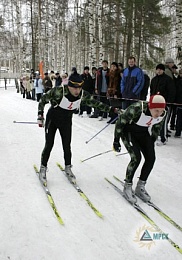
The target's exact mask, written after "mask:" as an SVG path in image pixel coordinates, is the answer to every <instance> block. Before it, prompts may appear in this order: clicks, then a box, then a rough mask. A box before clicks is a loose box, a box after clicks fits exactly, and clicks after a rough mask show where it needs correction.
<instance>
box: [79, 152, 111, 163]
mask: <svg viewBox="0 0 182 260" xmlns="http://www.w3.org/2000/svg"><path fill="white" fill-rule="evenodd" d="M112 151H113V150H108V151H106V152H103V153H98V154H96V155H93V156H91V157H88V158H87V159H84V160H81V162H85V161H88V160H90V159H92V158H95V157H97V156H99V155H102V154H105V153H109V152H112Z"/></svg>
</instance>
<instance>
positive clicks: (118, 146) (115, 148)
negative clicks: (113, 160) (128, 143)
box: [113, 141, 121, 153]
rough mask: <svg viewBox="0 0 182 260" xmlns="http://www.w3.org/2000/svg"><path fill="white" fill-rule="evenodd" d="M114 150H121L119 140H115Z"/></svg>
mask: <svg viewBox="0 0 182 260" xmlns="http://www.w3.org/2000/svg"><path fill="white" fill-rule="evenodd" d="M113 150H114V151H115V152H117V153H119V152H121V145H120V142H119V141H114V142H113Z"/></svg>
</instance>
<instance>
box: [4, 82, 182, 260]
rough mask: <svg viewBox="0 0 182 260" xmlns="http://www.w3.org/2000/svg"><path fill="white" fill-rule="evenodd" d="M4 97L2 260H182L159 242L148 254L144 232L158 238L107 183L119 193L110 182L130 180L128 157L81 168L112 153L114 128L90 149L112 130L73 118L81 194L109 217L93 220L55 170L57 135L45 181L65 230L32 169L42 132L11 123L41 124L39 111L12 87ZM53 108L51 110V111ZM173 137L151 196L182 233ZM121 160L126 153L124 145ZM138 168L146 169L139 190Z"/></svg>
mask: <svg viewBox="0 0 182 260" xmlns="http://www.w3.org/2000/svg"><path fill="white" fill-rule="evenodd" d="M13 83H14V82H13ZM13 83H12V84H13ZM1 84H2V86H3V83H1ZM8 84H9V82H8ZM12 84H11V85H12ZM0 97H1V113H0V241H1V242H0V260H6V259H9V260H43V259H44V260H50V259H52V260H60V259H61V260H110V259H112V260H121V259H127V260H133V259H134V260H138V259H151V260H153V259H162V260H164V259H165V260H166V259H169V260H170V259H171V260H173V259H176V260H178V259H181V257H182V256H181V254H180V253H179V252H178V251H177V250H176V249H175V248H174V247H173V246H172V245H171V244H170V243H169V242H168V241H166V240H160V241H157V240H155V241H154V240H153V241H152V242H155V244H154V243H152V244H151V247H150V249H148V247H147V245H149V242H146V241H143V242H142V241H140V238H141V237H142V235H143V234H144V232H145V230H147V231H148V232H149V233H150V234H152V233H151V232H152V229H151V225H150V224H149V223H148V222H147V221H146V220H145V219H144V218H143V217H142V216H141V215H140V214H139V213H138V212H137V211H136V210H135V209H134V208H133V207H132V206H131V205H129V203H127V201H125V200H124V199H123V198H122V196H120V195H119V194H118V193H117V192H116V191H115V190H114V189H113V188H112V187H111V186H110V185H109V184H108V183H107V182H106V181H105V180H104V177H107V178H108V179H110V180H112V181H113V182H114V183H115V184H117V185H118V186H120V187H121V185H120V184H119V183H117V181H115V180H114V178H113V177H112V176H113V175H116V176H118V177H119V178H121V179H122V180H124V178H125V170H126V167H127V164H128V162H129V160H130V159H129V155H128V154H126V155H121V156H116V154H115V153H114V152H109V153H107V154H104V155H101V156H98V157H95V158H93V159H90V160H88V161H85V162H81V160H83V159H86V158H88V157H90V156H92V155H95V154H98V153H100V152H105V151H107V150H110V149H112V142H113V131H114V125H110V126H109V127H107V128H106V129H105V130H104V131H103V132H101V133H100V134H99V135H98V136H97V137H96V138H94V139H93V140H92V141H90V142H89V143H88V144H86V141H87V140H89V139H90V138H91V137H92V136H93V135H95V134H96V133H97V132H98V131H99V130H100V129H102V128H103V127H104V126H105V125H106V121H102V122H100V121H98V120H97V119H90V118H87V116H86V115H84V117H83V118H80V117H79V116H78V115H74V117H73V136H72V154H73V156H72V164H73V171H74V173H75V175H76V177H77V183H78V184H79V186H80V187H81V188H82V190H83V191H84V192H85V193H86V195H87V196H88V198H89V199H90V200H91V201H92V203H93V204H94V206H95V207H96V208H97V209H98V210H99V211H100V212H101V213H102V214H103V216H104V217H103V219H101V218H99V217H98V216H97V215H96V214H95V213H94V212H93V210H92V209H91V208H90V207H89V206H88V204H87V203H86V201H85V200H84V199H83V198H82V197H81V196H79V194H78V193H77V191H76V190H75V189H74V188H73V187H72V186H71V185H70V183H69V182H68V180H67V179H66V178H65V176H64V175H63V173H62V172H61V171H60V170H59V169H58V167H57V166H56V162H60V163H61V164H63V151H62V145H61V140H60V136H59V133H57V134H56V138H55V145H54V148H53V151H52V153H51V157H50V160H49V164H48V167H49V172H48V174H47V175H48V186H49V189H50V191H51V194H52V196H53V199H54V201H55V204H56V206H57V209H58V211H59V213H60V215H61V217H62V218H63V220H64V223H65V225H64V226H61V225H60V224H59V222H58V221H57V218H56V217H55V214H54V212H53V210H52V208H51V206H50V204H49V202H48V200H47V197H46V195H45V193H44V191H43V189H42V187H41V185H40V182H39V180H38V178H37V176H36V174H35V172H34V169H33V164H37V166H38V167H39V166H40V156H41V152H42V149H43V146H44V129H42V128H39V127H38V126H37V125H31V124H15V123H13V121H14V120H16V121H36V119H37V105H38V103H37V102H36V101H32V100H27V99H23V98H22V96H21V94H20V93H16V89H15V88H13V87H11V88H8V89H7V90H4V88H0ZM48 108H49V105H47V106H46V109H45V111H47V109H48ZM173 135H174V133H172V137H171V138H169V142H168V143H167V145H166V146H163V147H156V157H157V159H156V163H155V166H154V169H153V171H152V173H151V175H150V177H149V180H148V183H147V190H148V192H149V193H150V195H151V196H152V201H153V202H154V203H156V204H157V205H158V207H160V208H161V209H162V210H163V211H164V212H165V213H166V214H167V215H169V216H170V217H171V218H172V219H173V220H174V221H176V222H177V223H178V224H179V225H180V226H182V217H181V216H182V204H181V197H182V190H181V187H182V177H181V173H182V139H175V138H174V137H173ZM122 152H126V150H125V148H124V146H123V145H122ZM140 168H141V165H140V167H139V169H138V170H137V173H136V175H135V179H134V187H135V185H136V182H137V177H138V176H139V172H140ZM138 203H139V204H140V206H141V207H142V208H143V209H144V210H145V211H146V212H147V213H148V214H149V215H150V217H151V218H152V219H153V220H154V221H155V222H156V224H157V225H158V226H159V227H160V228H161V229H162V230H163V231H164V232H165V233H167V234H168V235H169V237H170V238H171V239H172V240H173V241H175V242H176V243H177V244H178V245H179V246H180V247H182V232H180V231H179V230H177V229H176V228H175V227H173V226H172V225H171V224H170V223H169V222H167V221H166V220H165V219H164V218H162V217H161V216H160V215H159V214H158V213H157V212H156V211H155V210H154V209H153V208H150V207H149V206H147V205H146V204H145V203H143V202H142V201H140V200H138ZM134 240H137V241H138V242H136V241H134ZM139 241H140V242H141V243H139ZM140 245H142V246H143V247H140Z"/></svg>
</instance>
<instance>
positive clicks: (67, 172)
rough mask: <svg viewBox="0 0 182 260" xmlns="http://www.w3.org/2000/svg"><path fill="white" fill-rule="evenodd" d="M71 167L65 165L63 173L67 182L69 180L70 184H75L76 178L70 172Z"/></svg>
mask: <svg viewBox="0 0 182 260" xmlns="http://www.w3.org/2000/svg"><path fill="white" fill-rule="evenodd" d="M71 167H72V165H65V169H64V171H65V173H66V176H67V178H68V180H69V181H70V182H72V183H73V184H76V177H75V175H74V174H73V172H72V170H71Z"/></svg>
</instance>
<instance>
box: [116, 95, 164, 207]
mask: <svg viewBox="0 0 182 260" xmlns="http://www.w3.org/2000/svg"><path fill="white" fill-rule="evenodd" d="M165 107H166V102H165V99H164V98H163V96H161V95H153V96H151V97H150V100H149V102H148V103H147V102H144V101H139V102H137V103H134V104H132V105H130V106H129V107H128V108H127V109H126V110H125V111H124V112H123V114H121V115H120V116H119V118H118V120H117V123H116V126H115V133H114V142H113V149H114V150H115V151H117V152H120V150H121V145H120V142H119V140H120V138H121V139H122V142H123V144H124V145H125V147H126V149H127V150H128V152H129V154H130V157H131V161H130V162H129V164H128V166H127V170H126V177H125V184H124V190H123V192H124V195H125V197H126V199H127V200H128V201H129V202H130V203H132V204H134V203H136V202H137V199H136V197H135V194H136V195H137V196H138V197H140V198H141V199H142V200H143V201H145V202H147V201H150V199H151V197H150V195H149V194H148V193H147V191H146V190H145V184H146V181H147V179H148V177H149V174H150V172H151V170H152V168H153V166H154V162H155V148H154V143H155V141H156V139H157V138H158V135H159V134H160V130H161V127H162V124H163V120H164V118H165V114H166V112H165ZM141 153H142V154H143V156H144V159H145V161H144V164H143V166H142V169H141V174H140V177H139V181H138V183H137V186H136V189H135V194H134V193H133V192H132V181H133V177H134V174H135V172H136V170H137V168H138V166H139V164H140V161H141Z"/></svg>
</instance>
